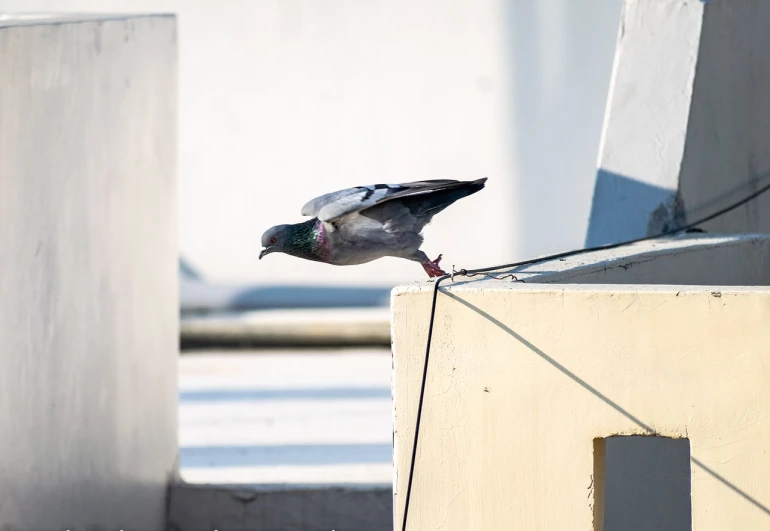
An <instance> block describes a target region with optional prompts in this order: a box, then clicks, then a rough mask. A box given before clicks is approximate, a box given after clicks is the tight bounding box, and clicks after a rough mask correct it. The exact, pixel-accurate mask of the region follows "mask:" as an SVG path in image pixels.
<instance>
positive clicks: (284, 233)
mask: <svg viewBox="0 0 770 531" xmlns="http://www.w3.org/2000/svg"><path fill="white" fill-rule="evenodd" d="M293 233H294V226H293V225H276V226H275V227H271V228H269V229H267V230H266V231H265V233H264V234H263V235H262V247H264V249H262V252H261V253H259V259H260V260H262V257H263V256H265V255H268V254H270V253H285V252H286V250H287V249H289V248H290V247H291V245H292V240H293V238H292V236H293Z"/></svg>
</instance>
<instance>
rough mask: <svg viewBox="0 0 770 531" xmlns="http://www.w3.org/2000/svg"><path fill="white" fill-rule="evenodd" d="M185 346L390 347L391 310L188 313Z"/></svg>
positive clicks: (184, 323)
mask: <svg viewBox="0 0 770 531" xmlns="http://www.w3.org/2000/svg"><path fill="white" fill-rule="evenodd" d="M180 333H181V345H182V348H183V349H191V348H200V347H221V346H346V345H376V346H390V309H389V308H388V307H384V308H345V309H318V310H313V309H310V310H308V309H300V310H262V311H251V312H238V313H220V314H212V315H204V316H183V317H182V321H181V330H180Z"/></svg>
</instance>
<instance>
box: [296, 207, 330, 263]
mask: <svg viewBox="0 0 770 531" xmlns="http://www.w3.org/2000/svg"><path fill="white" fill-rule="evenodd" d="M288 249H290V251H287V252H288V253H289V254H291V255H293V256H296V257H297V258H304V259H306V260H315V261H319V262H320V261H323V260H324V258H325V257H326V255H327V254H328V249H327V246H326V232H325V231H324V228H323V223H321V222H320V221H319V220H318V218H313V219H309V220H308V221H306V222H304V223H297V224H296V225H292V231H291V235H290V236H289V245H288Z"/></svg>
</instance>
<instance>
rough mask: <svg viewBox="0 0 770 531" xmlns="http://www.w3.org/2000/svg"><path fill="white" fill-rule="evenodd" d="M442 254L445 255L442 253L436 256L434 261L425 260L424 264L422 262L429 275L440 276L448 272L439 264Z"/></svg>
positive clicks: (431, 276)
mask: <svg viewBox="0 0 770 531" xmlns="http://www.w3.org/2000/svg"><path fill="white" fill-rule="evenodd" d="M442 256H443V255H441V254H440V255H438V258H436V259H435V260H433V261H432V262H425V263H424V264H421V265H422V268H423V269H424V270H425V272H426V273H428V277H430V278H433V277H440V276H442V275H446V272H445V271H444V270H443V269H441V268H440V267H439V266H438V263H439V262H440V261H441V257H442Z"/></svg>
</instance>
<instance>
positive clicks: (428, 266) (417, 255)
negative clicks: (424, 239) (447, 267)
mask: <svg viewBox="0 0 770 531" xmlns="http://www.w3.org/2000/svg"><path fill="white" fill-rule="evenodd" d="M441 256H442V255H438V258H436V259H435V260H431V259H430V258H428V255H427V254H425V253H424V252H422V251H419V250H418V251H415V252H414V253H412V254H409V255H406V256H404V255H402V257H403V258H406V259H407V260H413V261H415V262H420V265H421V266H422V268H423V269H424V270H425V272H426V273H428V277H430V278H433V277H440V276H442V275H446V272H445V271H444V270H442V269H441V268H440V267H439V265H438V264H439V262H441Z"/></svg>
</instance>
